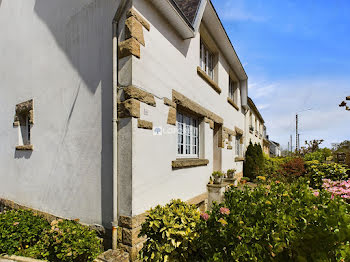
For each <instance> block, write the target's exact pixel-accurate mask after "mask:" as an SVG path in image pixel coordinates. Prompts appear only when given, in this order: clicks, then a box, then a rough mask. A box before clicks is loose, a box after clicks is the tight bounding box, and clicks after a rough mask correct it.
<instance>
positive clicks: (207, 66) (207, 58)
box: [200, 40, 214, 79]
mask: <svg viewBox="0 0 350 262" xmlns="http://www.w3.org/2000/svg"><path fill="white" fill-rule="evenodd" d="M200 67H201V68H202V70H203V71H204V72H206V73H207V75H208V76H209V77H210V78H211V79H214V55H213V53H212V52H210V51H209V49H208V47H207V46H206V45H205V44H204V43H203V41H202V40H201V49H200Z"/></svg>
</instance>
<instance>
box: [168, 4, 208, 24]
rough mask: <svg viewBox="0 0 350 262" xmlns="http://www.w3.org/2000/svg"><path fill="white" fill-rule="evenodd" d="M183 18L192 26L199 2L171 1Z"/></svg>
mask: <svg viewBox="0 0 350 262" xmlns="http://www.w3.org/2000/svg"><path fill="white" fill-rule="evenodd" d="M172 2H173V4H174V5H175V7H177V9H178V10H179V11H180V12H181V14H182V15H183V16H184V18H185V19H186V20H187V21H188V22H189V23H190V24H191V25H192V26H193V23H194V21H195V20H196V15H197V10H198V8H199V5H200V3H201V0H172Z"/></svg>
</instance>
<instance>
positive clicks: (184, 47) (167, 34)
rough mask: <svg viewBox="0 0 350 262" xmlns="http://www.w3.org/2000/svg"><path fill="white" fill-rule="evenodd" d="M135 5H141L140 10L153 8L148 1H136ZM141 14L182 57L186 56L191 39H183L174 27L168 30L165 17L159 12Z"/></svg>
mask: <svg viewBox="0 0 350 262" xmlns="http://www.w3.org/2000/svg"><path fill="white" fill-rule="evenodd" d="M137 6H139V7H142V10H145V9H146V10H149V9H151V10H152V9H154V6H153V5H152V4H151V3H150V1H138V2H137ZM142 15H143V16H144V17H145V18H146V19H147V20H148V21H149V22H150V23H151V25H152V27H155V28H156V29H157V30H158V31H159V32H160V33H161V34H162V35H163V36H164V38H165V39H167V40H168V41H169V42H170V43H171V44H172V45H173V46H174V47H175V48H176V49H177V50H178V51H179V52H180V53H181V54H182V55H183V56H184V57H187V53H188V50H189V47H190V43H191V39H187V40H183V39H182V37H181V36H179V35H178V33H177V32H176V31H175V29H172V27H171V29H170V30H169V23H168V22H167V18H166V17H164V16H163V15H161V14H160V13H159V12H145V13H144V14H142Z"/></svg>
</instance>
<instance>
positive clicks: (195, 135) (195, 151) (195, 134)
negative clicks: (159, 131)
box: [176, 112, 200, 159]
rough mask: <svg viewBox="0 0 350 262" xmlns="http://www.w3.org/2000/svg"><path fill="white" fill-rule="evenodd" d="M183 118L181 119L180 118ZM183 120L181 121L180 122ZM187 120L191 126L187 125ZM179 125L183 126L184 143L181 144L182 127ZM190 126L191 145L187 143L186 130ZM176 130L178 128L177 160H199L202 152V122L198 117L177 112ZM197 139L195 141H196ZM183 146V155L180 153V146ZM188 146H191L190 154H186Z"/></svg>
mask: <svg viewBox="0 0 350 262" xmlns="http://www.w3.org/2000/svg"><path fill="white" fill-rule="evenodd" d="M180 116H181V118H180ZM180 119H181V121H180ZM186 120H188V121H189V122H188V123H189V124H188V123H186ZM179 124H181V125H182V134H181V135H182V143H179V138H180V132H179V131H180V127H179ZM187 126H189V134H190V136H189V145H188V144H187V143H186V141H187V140H186V139H187V135H186V134H187V133H186V132H185V131H186V128H187ZM176 128H177V132H176V134H177V143H176V158H177V159H186V158H192V159H199V150H200V144H199V142H200V120H199V118H198V117H196V116H193V115H191V114H187V113H184V112H177V113H176ZM194 139H195V140H194ZM194 141H196V142H194ZM180 145H181V146H182V153H179V146H180ZM187 146H189V150H190V151H189V152H190V153H188V154H187V153H186V150H187Z"/></svg>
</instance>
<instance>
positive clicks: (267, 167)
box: [262, 155, 288, 177]
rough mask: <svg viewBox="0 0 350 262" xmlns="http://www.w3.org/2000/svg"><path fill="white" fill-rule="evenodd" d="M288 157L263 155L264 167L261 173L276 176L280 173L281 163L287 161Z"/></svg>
mask: <svg viewBox="0 0 350 262" xmlns="http://www.w3.org/2000/svg"><path fill="white" fill-rule="evenodd" d="M287 159H288V158H277V157H275V158H271V157H268V156H266V155H264V168H263V172H262V175H264V176H267V177H276V176H277V175H279V174H280V171H281V168H282V164H284V163H285V162H286V161H287Z"/></svg>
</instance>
